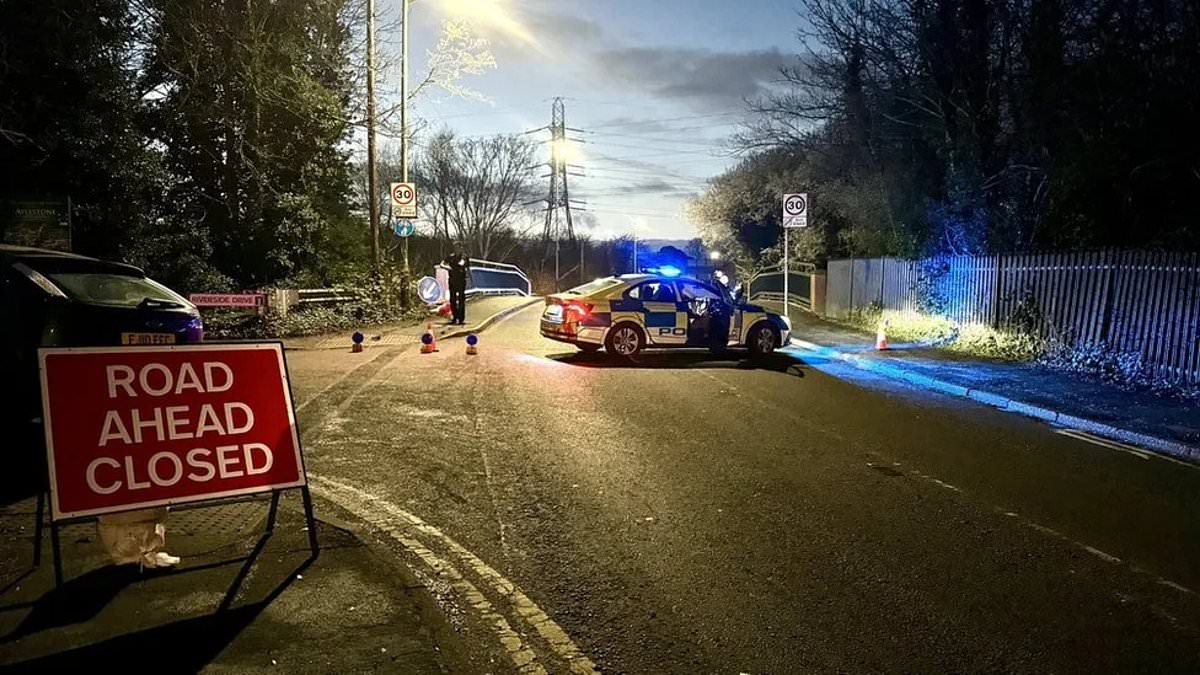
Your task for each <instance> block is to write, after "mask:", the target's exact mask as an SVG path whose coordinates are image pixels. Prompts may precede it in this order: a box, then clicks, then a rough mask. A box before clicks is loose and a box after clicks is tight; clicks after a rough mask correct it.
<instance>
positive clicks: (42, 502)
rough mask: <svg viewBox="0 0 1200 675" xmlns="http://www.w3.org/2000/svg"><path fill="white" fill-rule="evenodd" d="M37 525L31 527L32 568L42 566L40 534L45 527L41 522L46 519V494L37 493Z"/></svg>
mask: <svg viewBox="0 0 1200 675" xmlns="http://www.w3.org/2000/svg"><path fill="white" fill-rule="evenodd" d="M35 517H36V518H37V523H35V524H34V527H33V566H34V567H40V566H41V564H42V533H43V532H44V531H45V529H46V526H45V523H44V522H43V521H44V519H45V517H46V493H45V492H39V493H38V497H37V515H36V516H35Z"/></svg>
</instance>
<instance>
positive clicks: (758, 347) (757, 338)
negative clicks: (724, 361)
mask: <svg viewBox="0 0 1200 675" xmlns="http://www.w3.org/2000/svg"><path fill="white" fill-rule="evenodd" d="M746 346H748V347H749V348H750V353H751V354H752V355H754V356H767V355H769V354H771V353H772V352H774V351H775V348H776V347H778V346H779V331H777V330H775V327H774V326H772V325H771V324H770V323H768V322H766V321H760V322H759V323H756V324H754V326H753V327H751V328H750V333H749V334H748V335H747V336H746Z"/></svg>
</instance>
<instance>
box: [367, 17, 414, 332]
mask: <svg viewBox="0 0 1200 675" xmlns="http://www.w3.org/2000/svg"><path fill="white" fill-rule="evenodd" d="M368 1H369V2H374V0H368ZM403 4H404V10H403V17H402V18H403V24H402V25H401V28H400V39H401V40H402V41H403V42H404V46H403V51H402V52H401V54H400V181H401V182H404V183H407V182H408V7H409V5H411V4H412V0H404V2H403ZM411 238H412V237H411V236H408V237H405V238H404V269H403V271H402V272H401V274H400V306H401V307H403V308H404V309H408V285H409V284H408V277H409V274H410V271H409V268H408V240H409V239H411Z"/></svg>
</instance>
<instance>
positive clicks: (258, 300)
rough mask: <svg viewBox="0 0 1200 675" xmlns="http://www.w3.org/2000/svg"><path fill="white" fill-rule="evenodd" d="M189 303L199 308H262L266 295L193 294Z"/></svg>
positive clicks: (265, 301)
mask: <svg viewBox="0 0 1200 675" xmlns="http://www.w3.org/2000/svg"><path fill="white" fill-rule="evenodd" d="M188 302H190V303H192V304H193V305H195V306H197V307H249V308H254V307H262V306H263V305H265V304H266V303H267V296H266V294H265V293H192V294H191V295H189V296H188Z"/></svg>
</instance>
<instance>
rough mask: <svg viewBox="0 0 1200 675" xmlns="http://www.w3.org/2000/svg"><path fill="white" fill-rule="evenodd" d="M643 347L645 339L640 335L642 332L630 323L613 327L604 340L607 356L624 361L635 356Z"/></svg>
mask: <svg viewBox="0 0 1200 675" xmlns="http://www.w3.org/2000/svg"><path fill="white" fill-rule="evenodd" d="M645 346H646V338H645V336H643V335H642V330H641V329H640V328H638V327H637V326H635V325H633V324H631V323H622V324H617V325H616V326H613V327H612V329H611V330H609V331H608V336H607V337H606V338H604V349H605V350H606V351H608V353H609V354H615V355H616V356H620V357H622V358H626V359H631V358H633V357H635V356H637V355H638V352H640V351H642V348H643V347H645Z"/></svg>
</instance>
